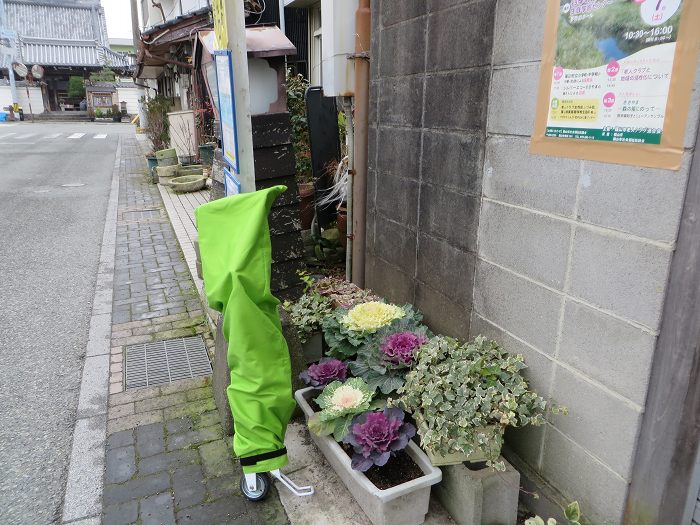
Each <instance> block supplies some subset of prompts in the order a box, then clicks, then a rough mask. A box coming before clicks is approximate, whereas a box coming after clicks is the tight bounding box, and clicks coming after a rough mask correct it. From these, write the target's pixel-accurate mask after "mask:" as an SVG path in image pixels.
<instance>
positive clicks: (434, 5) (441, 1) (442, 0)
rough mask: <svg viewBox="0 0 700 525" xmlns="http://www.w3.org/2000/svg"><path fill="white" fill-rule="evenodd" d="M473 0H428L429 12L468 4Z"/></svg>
mask: <svg viewBox="0 0 700 525" xmlns="http://www.w3.org/2000/svg"><path fill="white" fill-rule="evenodd" d="M470 1H471V0H428V2H427V3H428V12H430V13H434V12H435V11H440V10H442V9H449V8H450V7H455V6H458V5H461V4H466V3H468V2H470Z"/></svg>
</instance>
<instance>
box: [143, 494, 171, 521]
mask: <svg viewBox="0 0 700 525" xmlns="http://www.w3.org/2000/svg"><path fill="white" fill-rule="evenodd" d="M139 507H140V508H139V517H140V518H141V523H142V524H143V525H175V511H174V509H173V497H172V495H171V494H170V492H163V493H162V494H155V495H153V496H148V497H147V498H144V499H143V500H142V501H141V504H140V506H139Z"/></svg>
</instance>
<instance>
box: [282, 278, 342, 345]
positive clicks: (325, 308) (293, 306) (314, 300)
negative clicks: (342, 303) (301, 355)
mask: <svg viewBox="0 0 700 525" xmlns="http://www.w3.org/2000/svg"><path fill="white" fill-rule="evenodd" d="M282 306H283V307H284V309H285V310H287V312H289V316H290V317H291V319H292V324H294V327H295V328H296V330H297V335H298V336H299V341H301V343H302V344H304V343H305V342H307V341H308V340H309V339H310V338H311V336H312V335H313V334H314V333H315V332H318V331H319V330H320V329H321V325H322V323H323V320H324V319H325V318H326V317H328V316H329V315H331V313H333V307H332V306H331V302H330V301H329V300H328V299H327V298H326V297H323V296H322V295H319V294H317V293H315V292H313V291H307V292H305V293H304V294H303V295H302V296H301V297H299V299H298V300H296V301H294V302H290V301H285V302H284V303H283V304H282Z"/></svg>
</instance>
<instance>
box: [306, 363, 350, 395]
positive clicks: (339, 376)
mask: <svg viewBox="0 0 700 525" xmlns="http://www.w3.org/2000/svg"><path fill="white" fill-rule="evenodd" d="M347 377H348V365H346V364H345V363H344V362H343V361H341V360H340V359H334V358H332V357H326V358H323V359H321V360H320V361H319V362H318V364H315V365H311V366H310V367H309V368H307V369H306V370H305V371H304V372H302V373H301V374H299V379H301V380H302V381H304V383H306V384H307V385H308V386H312V387H314V388H323V387H324V386H326V385H327V384H328V383H332V382H333V381H341V382H342V381H345V380H346V379H347Z"/></svg>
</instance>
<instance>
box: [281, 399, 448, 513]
mask: <svg viewBox="0 0 700 525" xmlns="http://www.w3.org/2000/svg"><path fill="white" fill-rule="evenodd" d="M316 394H318V390H315V389H313V388H305V389H303V390H297V391H296V392H295V393H294V397H295V399H296V400H297V403H299V407H301V409H302V411H303V412H304V416H305V417H306V420H307V421H308V420H309V418H310V417H311V416H313V414H314V411H313V409H312V408H311V406H310V405H309V403H308V402H307V400H308V399H310V398H311V396H313V395H316ZM310 434H311V438H312V439H313V440H314V443H316V446H317V447H318V448H319V450H320V451H321V452H322V453H323V455H324V456H325V457H326V460H328V463H330V465H331V466H332V467H333V470H335V472H336V473H337V474H338V476H339V477H340V479H341V480H342V481H343V483H345V486H346V487H347V488H348V490H349V491H350V493H351V494H352V495H353V497H354V498H355V500H356V501H357V503H358V504H359V505H360V507H361V508H362V510H363V511H364V512H365V514H367V517H368V518H369V519H370V521H371V522H372V523H373V524H374V525H420V524H421V523H423V522H424V521H425V515H426V514H427V513H428V505H429V503H430V487H431V486H433V485H435V484H436V483H440V480H442V471H441V470H440V469H439V468H437V467H434V466H433V465H431V464H430V460H429V459H428V457H427V456H426V455H425V453H423V451H422V450H421V449H420V448H419V447H418V445H416V444H415V443H414V442H413V441H411V442H409V444H408V447H406V453H407V454H408V455H409V456H410V457H411V459H412V460H413V461H414V462H415V464H416V465H418V467H419V468H420V469H421V470H422V471H423V476H421V477H419V478H416V479H413V480H411V481H407V482H405V483H401V484H400V485H396V486H395V487H391V488H389V489H385V490H381V489H379V488H377V487H376V486H375V485H374V484H373V483H372V482H371V481H370V480H369V479H367V476H365V475H364V474H363V473H362V472H359V471H357V470H353V469H352V468H351V467H350V458H349V457H348V455H347V454H346V453H345V451H344V450H343V449H342V448H340V445H339V444H338V443H336V441H335V440H334V439H333V438H332V437H329V436H317V435H316V434H314V433H313V432H311V433H310Z"/></svg>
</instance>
